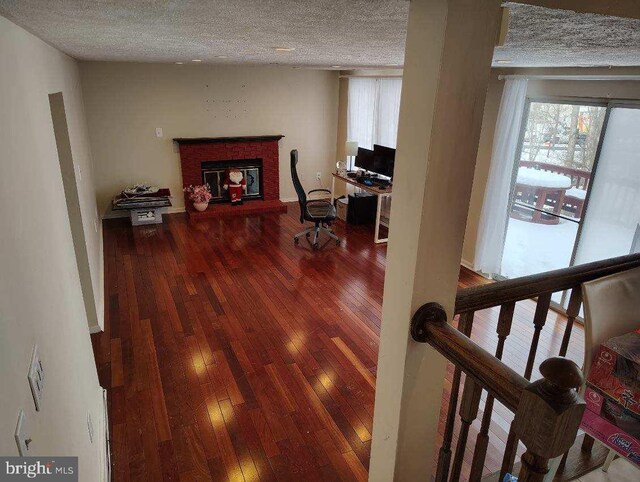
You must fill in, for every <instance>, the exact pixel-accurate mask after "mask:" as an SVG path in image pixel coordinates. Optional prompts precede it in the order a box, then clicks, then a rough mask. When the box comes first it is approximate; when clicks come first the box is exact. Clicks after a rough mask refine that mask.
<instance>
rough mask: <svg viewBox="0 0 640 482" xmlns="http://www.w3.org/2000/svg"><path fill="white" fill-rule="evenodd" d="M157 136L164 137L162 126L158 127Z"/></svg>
mask: <svg viewBox="0 0 640 482" xmlns="http://www.w3.org/2000/svg"><path fill="white" fill-rule="evenodd" d="M156 137H158V138H160V137H162V127H156Z"/></svg>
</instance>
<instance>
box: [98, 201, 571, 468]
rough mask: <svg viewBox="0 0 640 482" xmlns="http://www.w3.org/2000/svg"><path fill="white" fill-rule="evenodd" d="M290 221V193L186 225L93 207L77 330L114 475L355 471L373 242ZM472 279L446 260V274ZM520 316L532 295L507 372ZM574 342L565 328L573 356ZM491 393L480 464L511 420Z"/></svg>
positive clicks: (362, 436) (551, 337)
mask: <svg viewBox="0 0 640 482" xmlns="http://www.w3.org/2000/svg"><path fill="white" fill-rule="evenodd" d="M301 229H302V228H301V225H300V223H299V221H298V218H297V205H294V204H292V205H290V209H289V213H288V214H269V215H259V216H253V217H241V218H225V219H212V220H206V221H199V222H197V223H194V224H189V223H188V222H187V221H186V219H185V217H184V216H183V215H169V216H165V223H164V224H162V225H154V226H146V227H136V228H132V227H131V226H130V225H129V223H128V221H127V220H110V221H106V222H105V229H104V247H105V248H104V249H105V272H106V275H105V276H106V281H105V296H106V299H105V307H106V308H105V318H106V319H105V331H104V332H103V333H100V334H97V335H93V337H92V340H93V344H94V351H95V355H96V362H97V365H98V372H99V376H100V381H101V383H102V385H103V386H104V387H106V388H107V392H108V402H109V416H110V421H109V422H110V429H111V444H112V446H111V447H112V463H113V479H114V480H116V481H126V480H153V481H155V480H198V481H203V480H229V481H242V480H246V481H253V480H296V481H298V480H301V479H303V478H304V479H306V480H330V481H333V480H366V478H367V469H368V466H369V452H370V447H371V432H372V418H373V403H374V389H375V377H376V361H377V352H378V335H379V328H380V315H381V303H382V290H383V281H384V268H385V255H386V246H385V245H374V243H373V242H372V237H373V236H372V230H371V228H366V227H345V226H344V225H343V224H338V225H337V226H336V231H337V232H338V234H339V235H340V236H342V237H344V242H343V244H342V246H341V247H336V246H334V245H333V244H332V243H330V244H327V246H326V247H325V248H324V250H322V251H319V252H312V251H311V250H310V248H309V246H308V245H307V244H306V243H305V242H304V241H301V243H300V245H299V246H295V245H294V244H293V242H292V236H293V234H294V233H296V232H298V231H300V230H301ZM478 282H482V279H481V278H479V277H478V276H477V275H475V274H473V273H471V272H469V271H467V270H464V269H463V270H462V271H461V276H460V286H469V285H473V284H475V283H478ZM532 318H533V303H521V304H519V305H518V307H517V310H516V316H515V319H514V326H513V331H512V335H511V336H510V337H509V339H508V341H507V347H506V350H505V359H506V361H507V362H508V363H509V364H510V365H511V366H512V367H514V368H515V369H517V370H520V371H523V370H524V364H525V362H526V356H527V351H528V347H529V343H528V340H530V337H531V334H532V332H533V328H532V324H531V319H532ZM496 319H497V312H495V311H494V310H486V311H485V312H481V313H479V314H478V315H477V318H476V322H475V325H474V332H473V338H474V339H475V340H476V341H477V342H478V343H480V344H482V345H483V346H485V347H486V348H487V349H488V350H491V351H493V349H495V344H496V336H495V326H496ZM563 326H564V322H563V320H562V318H561V317H559V316H557V315H555V314H551V315H550V316H549V320H548V325H547V327H546V328H545V330H544V331H543V335H542V337H541V340H540V346H539V350H538V358H539V360H540V361H541V360H543V359H544V358H546V357H547V356H551V355H554V354H557V352H558V349H559V345H560V340H561V336H562V329H563ZM582 343H583V341H582V331H581V330H580V329H576V330H574V336H573V340H572V343H571V347H570V352H569V354H570V356H572V357H573V358H575V359H576V360H579V359H580V358H581V356H582V355H581V353H580V347H581V346H582V345H581V344H582ZM451 374H452V369H450V370H449V373H448V380H447V384H446V385H447V387H446V389H445V394H444V397H445V399H448V392H449V391H450V389H451V386H450V384H451ZM496 405H498V406H497V407H496V409H495V411H496V413H495V416H494V420H493V423H492V427H491V439H492V444H491V446H490V448H489V456H488V457H487V463H486V467H485V471H486V472H487V473H489V472H493V471H495V470H496V467H497V468H499V464H500V458H501V457H500V454H501V449H503V448H504V441H505V440H506V434H507V432H508V423H509V420H510V417H509V414H508V413H507V411H506V409H504V407H500V406H499V404H496ZM445 411H446V407H445V406H443V408H442V413H443V414H444V413H445ZM479 417H481V414H480V416H479ZM476 425H477V424H476ZM477 428H478V427H477V426H475V425H474V427H473V428H472V434H471V436H470V440H473V439H474V437H475V433H477V432H473V430H474V429H475V430H477ZM454 443H455V440H454ZM468 456H469V457H470V456H471V454H468ZM469 461H470V460H468V461H467V462H466V463H465V466H464V470H463V476H464V474H465V473H468V469H469V467H468V465H469V464H468V463H469ZM465 471H466V472H465Z"/></svg>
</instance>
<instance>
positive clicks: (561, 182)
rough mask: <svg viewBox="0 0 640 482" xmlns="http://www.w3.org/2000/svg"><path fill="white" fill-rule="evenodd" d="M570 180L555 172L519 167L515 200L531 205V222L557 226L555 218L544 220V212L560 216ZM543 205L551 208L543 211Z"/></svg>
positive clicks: (556, 218) (557, 220) (557, 219)
mask: <svg viewBox="0 0 640 482" xmlns="http://www.w3.org/2000/svg"><path fill="white" fill-rule="evenodd" d="M571 183H572V181H571V178H570V177H569V176H564V175H562V174H558V173H555V172H549V171H542V170H538V169H533V168H531V167H520V168H519V169H518V176H517V179H516V200H518V194H520V199H519V200H520V201H522V202H523V204H525V205H530V206H531V205H533V206H532V207H530V209H533V215H532V218H531V222H533V223H537V224H558V222H559V218H558V217H557V216H552V217H549V216H547V217H546V218H545V217H544V214H545V212H548V213H550V214H556V215H557V214H560V212H561V211H562V206H563V204H564V197H565V193H566V191H567V189H570V188H571ZM545 205H550V206H552V207H553V209H552V210H550V211H549V210H545V209H544V207H545Z"/></svg>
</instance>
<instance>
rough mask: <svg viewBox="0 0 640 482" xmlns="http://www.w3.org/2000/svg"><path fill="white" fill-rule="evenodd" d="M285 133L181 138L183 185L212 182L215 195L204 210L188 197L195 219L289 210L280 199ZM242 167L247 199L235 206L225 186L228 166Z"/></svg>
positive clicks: (188, 212)
mask: <svg viewBox="0 0 640 482" xmlns="http://www.w3.org/2000/svg"><path fill="white" fill-rule="evenodd" d="M282 137H284V136H282V135H274V136H253V137H217V138H210V137H207V138H179V139H174V142H176V143H177V144H178V147H179V151H180V165H181V167H182V183H183V186H185V187H186V186H189V185H195V184H203V183H207V184H209V186H210V188H211V193H212V194H213V198H212V199H211V205H210V206H209V208H208V209H207V210H206V211H204V212H202V213H199V212H196V211H195V210H194V209H192V206H191V203H189V202H188V200H187V199H186V198H185V206H186V208H187V214H188V215H189V216H190V217H191V218H200V217H217V216H227V215H239V214H247V213H261V212H286V209H287V207H286V205H285V204H283V203H282V202H281V201H280V174H279V164H280V159H279V146H278V141H279V140H280V139H281V138H282ZM231 167H234V168H238V169H241V170H242V171H243V174H244V178H245V180H246V182H247V192H246V193H245V195H244V196H243V200H244V201H251V202H246V203H244V204H243V205H241V206H231V204H230V203H229V202H228V201H229V198H228V194H227V192H226V191H225V190H224V189H223V188H222V185H223V182H224V179H225V177H226V171H227V169H229V168H231Z"/></svg>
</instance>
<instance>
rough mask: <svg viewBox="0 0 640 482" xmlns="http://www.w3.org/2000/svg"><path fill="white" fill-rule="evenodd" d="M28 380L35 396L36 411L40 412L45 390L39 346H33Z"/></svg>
mask: <svg viewBox="0 0 640 482" xmlns="http://www.w3.org/2000/svg"><path fill="white" fill-rule="evenodd" d="M27 378H28V379H29V386H30V387H31V394H32V395H33V403H34V404H35V406H36V410H38V411H40V405H41V403H42V390H43V388H44V368H43V366H42V361H41V360H40V354H39V353H38V345H34V346H33V354H32V355H31V365H30V366H29V374H28V375H27Z"/></svg>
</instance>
